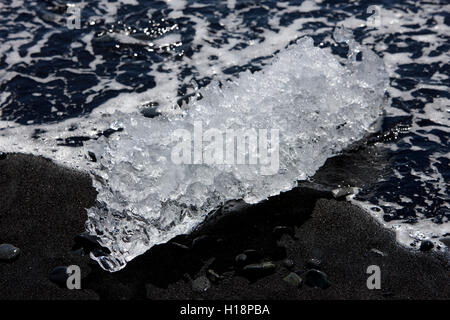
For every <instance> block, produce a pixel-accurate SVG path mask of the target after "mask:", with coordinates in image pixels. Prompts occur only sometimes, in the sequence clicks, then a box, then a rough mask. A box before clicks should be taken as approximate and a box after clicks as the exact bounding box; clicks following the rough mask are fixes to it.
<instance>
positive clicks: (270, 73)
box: [86, 38, 387, 271]
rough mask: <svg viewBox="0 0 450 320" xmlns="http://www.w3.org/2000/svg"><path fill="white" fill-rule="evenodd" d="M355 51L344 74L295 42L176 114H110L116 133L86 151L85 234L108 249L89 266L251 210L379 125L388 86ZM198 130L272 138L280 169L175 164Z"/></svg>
mask: <svg viewBox="0 0 450 320" xmlns="http://www.w3.org/2000/svg"><path fill="white" fill-rule="evenodd" d="M359 50H361V51H362V52H363V58H362V61H355V60H353V61H351V63H348V65H346V66H343V65H342V64H340V63H339V62H338V61H337V59H336V58H335V57H334V56H333V55H332V54H330V53H329V52H328V51H326V50H324V49H320V48H317V47H314V45H313V41H312V39H310V38H302V39H300V40H299V41H298V42H297V44H295V45H292V46H290V47H288V48H287V49H286V50H284V51H282V52H280V53H279V54H278V55H277V57H275V58H274V60H273V63H272V64H271V65H269V66H266V67H265V68H264V69H263V70H262V71H260V72H255V73H250V72H244V73H242V74H241V75H240V77H239V78H238V79H236V80H235V81H233V82H226V83H224V84H223V85H219V84H218V83H213V84H211V85H209V86H207V87H205V88H203V89H200V90H199V93H200V94H201V96H202V97H203V98H202V99H201V100H198V101H195V102H193V103H191V104H190V105H189V108H188V109H187V111H185V112H184V113H183V114H179V115H176V114H175V115H170V116H164V115H161V116H159V117H155V118H145V117H143V116H141V115H138V114H136V115H130V114H127V115H125V114H121V113H117V114H116V116H117V123H120V124H121V127H122V128H123V131H122V132H119V133H116V134H114V135H111V136H110V137H109V138H102V140H101V141H96V142H92V143H91V144H89V145H88V148H89V150H91V151H93V152H94V153H95V154H96V156H97V159H98V163H99V169H97V170H95V173H93V176H94V185H95V187H96V188H97V190H98V192H99V193H98V198H97V199H98V204H97V205H96V206H95V207H93V208H90V209H89V210H88V221H87V224H86V225H87V230H88V231H89V232H90V233H92V234H96V235H97V236H98V237H99V238H100V242H101V244H102V245H103V246H105V247H107V248H108V249H109V250H110V254H108V255H104V256H94V255H92V258H94V259H95V260H97V261H98V262H99V263H100V265H101V266H102V267H103V268H105V269H107V270H110V271H117V270H119V269H121V268H123V267H124V266H125V265H126V263H127V262H128V261H130V260H131V259H133V258H134V257H136V256H138V255H140V254H142V253H144V252H145V251H146V250H148V249H149V248H151V247H152V246H154V245H156V244H159V243H163V242H166V241H168V240H170V239H171V238H173V237H174V236H176V235H178V234H183V233H187V232H190V231H191V230H193V228H195V227H196V226H198V225H199V223H201V222H202V221H203V220H204V219H205V217H206V216H207V214H208V213H210V212H211V211H212V210H214V209H215V208H217V207H218V206H220V205H222V204H223V203H224V202H226V201H228V200H232V199H244V200H245V201H246V202H249V203H256V202H259V201H261V200H263V199H266V198H268V197H270V196H273V195H277V194H279V193H280V192H282V191H287V190H290V189H292V188H293V187H295V186H296V184H297V181H298V180H301V179H305V178H307V177H309V176H311V175H313V174H314V173H315V171H316V170H317V169H318V168H320V167H321V166H322V165H323V163H324V162H325V160H326V159H327V158H329V157H330V156H332V155H334V154H337V153H339V152H340V151H341V150H342V149H343V148H345V147H347V146H349V145H350V144H351V143H352V142H355V141H356V140H359V139H360V138H361V137H362V136H363V135H364V134H365V133H367V131H368V130H369V129H370V127H371V125H372V124H373V123H374V122H375V121H376V120H377V119H378V118H379V117H380V114H381V112H382V103H383V96H384V91H385V88H386V85H387V75H386V72H385V70H384V65H383V62H382V60H381V59H380V58H379V57H378V56H376V55H375V54H374V53H373V52H371V51H369V50H367V49H365V48H363V47H361V48H359ZM196 122H197V123H198V122H201V124H202V125H203V132H205V131H206V130H207V129H208V128H215V129H217V130H219V131H220V132H225V131H226V130H227V129H250V128H253V129H255V130H258V129H268V130H270V129H277V130H279V153H278V154H279V170H277V171H276V172H274V173H275V174H269V175H267V174H266V175H262V174H261V173H262V171H261V168H260V167H258V166H257V165H254V164H252V165H250V164H227V165H221V164H204V163H203V164H176V163H174V161H172V157H171V155H172V151H173V149H174V147H175V146H176V145H177V143H178V142H177V141H175V140H174V139H173V134H174V132H175V131H176V130H179V129H185V130H187V131H189V132H192V131H193V130H194V129H193V128H194V125H195V123H196ZM114 126H115V125H114ZM273 150H275V149H273ZM273 150H272V151H273Z"/></svg>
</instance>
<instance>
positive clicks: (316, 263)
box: [306, 258, 322, 270]
mask: <svg viewBox="0 0 450 320" xmlns="http://www.w3.org/2000/svg"><path fill="white" fill-rule="evenodd" d="M321 265H322V262H321V261H320V260H319V259H315V258H313V259H309V260H308V261H307V262H306V267H307V268H308V269H317V270H320V266H321Z"/></svg>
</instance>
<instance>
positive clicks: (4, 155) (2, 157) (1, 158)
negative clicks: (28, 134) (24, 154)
mask: <svg viewBox="0 0 450 320" xmlns="http://www.w3.org/2000/svg"><path fill="white" fill-rule="evenodd" d="M6 157H7V155H6V153H4V152H1V151H0V160H5V159H6Z"/></svg>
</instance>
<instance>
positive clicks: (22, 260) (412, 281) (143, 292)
mask: <svg viewBox="0 0 450 320" xmlns="http://www.w3.org/2000/svg"><path fill="white" fill-rule="evenodd" d="M0 194H1V195H2V200H1V201H0V219H1V220H0V221H1V223H0V243H3V242H5V243H11V244H13V245H15V246H17V247H19V248H20V250H21V255H20V256H19V258H18V259H17V260H15V261H13V262H9V263H5V262H0V287H1V288H2V290H0V299H6V300H14V299H20V300H21V299H51V300H53V299H169V300H171V299H177V300H178V299H180V300H184V299H193V300H196V299H207V300H216V299H220V300H222V299H223V300H228V299H235V300H240V299H245V300H253V299H266V300H272V299H274V300H294V299H295V300H298V299H450V288H449V286H448V285H447V283H448V272H449V271H450V268H449V265H448V262H447V261H446V260H445V258H444V257H443V256H442V255H440V254H438V253H431V252H419V251H412V250H408V249H406V248H404V247H402V246H400V245H399V244H397V243H396V241H395V236H394V234H393V232H391V231H389V230H387V229H384V228H383V227H382V226H381V224H380V223H379V222H378V221H376V220H375V218H373V217H372V216H370V215H369V214H368V213H366V212H365V211H363V209H361V208H358V207H357V206H355V205H353V204H351V203H349V202H347V201H337V200H335V199H331V197H329V193H328V192H327V191H326V190H323V191H317V190H313V189H309V188H307V187H305V186H300V187H297V188H295V189H294V190H291V191H289V192H286V193H283V194H281V195H279V196H276V197H272V198H270V199H269V200H266V201H263V202H261V203H259V204H256V205H251V206H249V205H244V206H242V205H240V204H239V203H238V202H235V203H234V204H235V205H236V204H237V206H234V207H233V203H229V204H227V205H225V208H224V209H222V210H220V212H219V213H217V214H216V215H214V216H212V217H211V218H208V219H207V223H204V224H203V225H201V226H200V227H199V228H198V229H196V230H195V231H194V232H192V233H191V234H189V235H182V236H178V237H175V238H174V239H172V240H171V241H169V243H167V244H163V245H158V246H155V247H153V248H151V249H150V250H149V251H147V252H146V253H145V254H143V255H141V256H139V257H137V258H135V259H134V260H132V261H131V262H129V263H128V265H127V266H126V267H125V269H123V270H121V271H119V272H116V273H109V272H106V271H103V270H102V269H101V268H100V267H99V266H98V265H97V264H96V263H95V262H94V261H93V260H91V259H90V258H89V256H88V255H80V252H79V251H76V250H75V251H74V250H72V249H73V246H74V244H75V243H74V240H73V238H74V237H75V236H76V235H77V234H79V233H82V232H83V231H84V222H85V220H86V212H85V209H84V208H87V207H89V206H92V205H94V203H95V198H96V191H95V190H94V188H93V187H92V182H91V180H90V177H89V176H88V175H87V174H85V173H80V172H76V171H72V170H70V169H67V168H63V167H61V166H58V165H56V164H54V163H53V162H51V161H50V160H47V159H44V158H41V157H36V156H32V155H23V154H7V157H6V159H3V160H0ZM237 208H238V209H237ZM221 213H223V214H221ZM246 250H253V251H252V255H254V256H255V257H254V258H252V259H253V260H254V261H252V262H253V263H256V264H258V263H262V262H268V261H271V262H273V264H274V265H275V267H274V269H273V270H269V271H270V272H268V273H267V274H266V273H264V274H262V275H261V274H259V275H257V274H251V275H249V274H246V272H245V270H244V268H243V267H242V266H238V265H237V263H236V261H235V259H236V256H237V255H239V254H242V253H243V252H245V251H246ZM380 253H382V254H380ZM249 255H250V253H248V254H247V256H249ZM286 259H290V260H292V262H293V264H294V265H293V266H287V265H288V264H286V263H285V260H286ZM310 259H318V260H320V261H321V263H320V267H319V266H318V267H317V268H318V269H320V270H321V271H322V272H324V273H325V274H326V275H327V277H328V280H329V282H330V283H331V286H330V287H329V288H327V289H320V288H312V287H309V286H308V285H307V284H305V283H303V285H302V286H301V287H300V288H296V287H294V286H293V285H292V284H291V283H288V282H287V281H285V280H283V279H284V278H285V277H286V276H287V275H289V274H291V273H295V274H297V275H298V276H299V277H300V278H302V280H303V282H305V278H306V272H307V270H308V269H310V267H308V266H307V264H308V261H309V260H310ZM70 264H76V265H79V266H80V268H81V273H82V281H81V284H82V290H68V289H64V288H59V287H58V286H57V285H55V284H54V283H52V282H50V280H49V273H50V272H51V271H52V269H53V268H55V267H57V266H61V265H62V266H64V265H70ZM370 265H377V266H379V267H380V270H381V289H380V290H369V289H368V288H367V286H366V282H367V278H368V277H369V276H370V275H369V274H367V273H366V270H367V267H368V266H370ZM208 270H213V272H214V274H215V275H216V276H218V277H216V276H214V275H212V274H211V272H210V271H208ZM252 272H253V271H252ZM204 276H208V277H209V279H210V280H209V282H210V283H209V288H208V289H207V290H206V291H204V292H201V293H200V292H196V291H195V290H193V283H195V281H196V279H198V278H199V277H204ZM214 279H215V280H214Z"/></svg>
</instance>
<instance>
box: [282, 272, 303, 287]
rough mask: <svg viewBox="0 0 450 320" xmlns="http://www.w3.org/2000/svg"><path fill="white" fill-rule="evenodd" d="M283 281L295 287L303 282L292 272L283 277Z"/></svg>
mask: <svg viewBox="0 0 450 320" xmlns="http://www.w3.org/2000/svg"><path fill="white" fill-rule="evenodd" d="M283 281H284V282H286V283H288V284H290V285H291V286H294V287H296V288H300V287H301V286H302V282H303V280H302V278H300V277H299V276H298V274H296V273H294V272H291V273H289V274H288V275H287V276H286V277H284V278H283Z"/></svg>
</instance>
